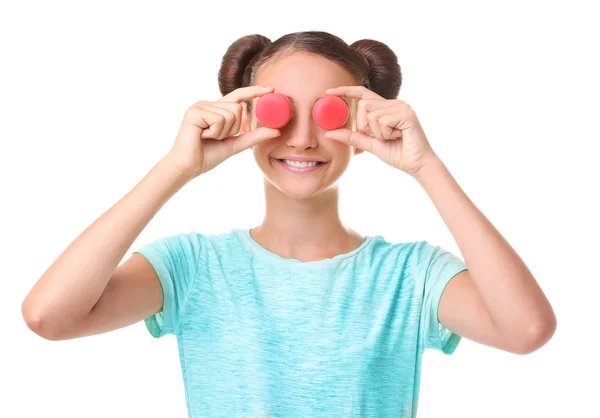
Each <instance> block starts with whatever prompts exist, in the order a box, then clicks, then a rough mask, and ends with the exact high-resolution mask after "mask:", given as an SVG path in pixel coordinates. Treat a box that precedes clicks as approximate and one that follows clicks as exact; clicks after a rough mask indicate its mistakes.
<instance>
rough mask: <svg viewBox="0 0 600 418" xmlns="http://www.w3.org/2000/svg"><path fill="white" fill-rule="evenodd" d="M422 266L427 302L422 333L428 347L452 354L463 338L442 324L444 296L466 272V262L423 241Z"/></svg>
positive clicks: (423, 289)
mask: <svg viewBox="0 0 600 418" xmlns="http://www.w3.org/2000/svg"><path fill="white" fill-rule="evenodd" d="M422 245H423V246H422V248H421V253H420V255H421V259H420V266H421V272H422V274H423V275H424V277H423V288H422V291H423V303H422V306H421V309H422V311H421V321H420V325H419V327H420V334H421V337H422V338H423V339H424V348H425V349H427V348H432V349H435V350H438V351H441V352H442V353H445V354H452V353H453V352H454V350H455V349H456V347H457V346H458V343H459V342H460V340H461V336H460V335H458V334H455V333H454V332H452V331H450V330H449V329H448V328H446V327H445V326H443V325H442V324H441V323H440V322H439V318H438V308H439V304H440V300H441V298H442V293H443V291H444V289H445V288H446V286H447V285H448V283H449V282H450V280H452V278H453V277H454V276H456V275H457V274H458V273H460V272H461V271H463V270H467V265H466V264H465V262H464V261H463V260H462V259H460V258H459V257H457V256H456V255H454V254H453V253H452V252H449V251H447V250H445V249H443V248H442V247H440V246H432V245H431V244H429V243H428V242H427V241H423V242H422Z"/></svg>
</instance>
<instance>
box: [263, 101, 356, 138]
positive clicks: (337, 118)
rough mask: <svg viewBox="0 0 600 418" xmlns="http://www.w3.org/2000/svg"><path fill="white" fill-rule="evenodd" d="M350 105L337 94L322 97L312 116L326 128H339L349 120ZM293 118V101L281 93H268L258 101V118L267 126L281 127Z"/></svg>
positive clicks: (314, 107)
mask: <svg viewBox="0 0 600 418" xmlns="http://www.w3.org/2000/svg"><path fill="white" fill-rule="evenodd" d="M348 115H349V111H348V105H347V104H346V102H345V101H344V100H343V99H342V98H340V97H337V96H324V97H321V98H320V99H319V100H318V101H317V102H316V103H315V105H314V106H313V110H312V117H313V119H314V120H315V122H317V124H318V125H319V126H320V127H321V128H323V129H326V130H331V129H338V128H340V127H342V126H344V124H345V123H346V121H347V120H348ZM291 118H292V102H291V101H290V99H289V98H288V97H287V96H286V95H284V94H281V93H268V94H265V95H264V96H261V97H260V98H259V99H258V102H257V103H256V119H258V121H259V122H260V123H261V124H262V125H263V126H266V127H267V128H272V129H279V128H281V127H283V126H285V125H286V124H287V123H288V122H289V121H290V119H291Z"/></svg>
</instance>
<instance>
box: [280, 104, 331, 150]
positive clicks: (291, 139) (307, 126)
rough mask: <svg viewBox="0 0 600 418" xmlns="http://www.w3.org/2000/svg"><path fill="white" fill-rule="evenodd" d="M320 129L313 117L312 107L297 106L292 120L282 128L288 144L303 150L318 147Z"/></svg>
mask: <svg viewBox="0 0 600 418" xmlns="http://www.w3.org/2000/svg"><path fill="white" fill-rule="evenodd" d="M320 129H321V128H319V126H318V125H317V124H316V123H315V121H314V119H313V117H312V114H311V109H308V108H307V109H298V106H297V107H296V108H295V109H294V115H293V116H292V118H291V120H290V121H289V122H288V124H287V125H286V126H285V127H283V128H281V129H280V130H281V131H282V132H281V133H282V136H285V137H287V139H286V145H288V146H290V147H294V148H297V149H299V150H303V149H306V148H316V147H317V145H318V144H319V140H318V138H317V136H318V133H319V130H320Z"/></svg>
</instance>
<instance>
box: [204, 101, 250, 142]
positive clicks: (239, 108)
mask: <svg viewBox="0 0 600 418" xmlns="http://www.w3.org/2000/svg"><path fill="white" fill-rule="evenodd" d="M211 105H214V106H216V107H222V108H224V109H227V110H229V111H230V112H231V113H233V115H234V121H233V125H231V127H230V128H229V133H228V134H227V135H226V137H227V136H233V135H237V134H238V132H239V130H240V125H241V124H242V112H243V111H244V107H245V105H246V102H242V103H231V102H213V103H212V104H211Z"/></svg>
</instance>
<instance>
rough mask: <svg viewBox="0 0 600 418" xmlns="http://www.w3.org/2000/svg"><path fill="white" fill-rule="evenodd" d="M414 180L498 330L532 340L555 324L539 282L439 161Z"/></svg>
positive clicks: (420, 172) (417, 175) (552, 313)
mask: <svg viewBox="0 0 600 418" xmlns="http://www.w3.org/2000/svg"><path fill="white" fill-rule="evenodd" d="M415 179H416V180H417V181H418V183H419V184H420V185H421V186H422V187H423V189H424V190H425V192H426V193H427V194H428V196H429V197H430V198H431V200H432V202H433V204H434V205H435V207H436V208H437V210H438V212H439V213H440V215H441V217H442V219H443V220H444V222H445V223H446V225H447V227H448V229H449V230H450V232H451V234H452V236H453V237H454V239H455V241H456V243H457V245H458V247H459V249H460V252H461V254H462V256H463V257H464V260H465V263H466V264H467V267H468V269H469V275H470V277H471V279H472V281H473V282H474V284H475V286H476V287H477V289H478V291H479V293H480V295H481V297H482V299H483V301H484V303H485V305H486V307H487V309H488V312H489V314H490V316H491V318H492V320H493V321H494V324H495V326H496V328H497V329H498V330H499V331H500V332H503V333H505V334H506V335H520V336H531V335H532V334H536V333H538V332H543V331H541V330H540V328H542V327H546V328H547V324H549V323H551V322H553V321H555V317H554V312H553V310H552V307H551V305H550V303H549V302H548V300H547V298H546V296H545V295H544V293H543V291H542V290H541V288H540V286H539V285H538V283H537V282H536V280H535V278H534V277H533V275H532V274H531V272H530V271H529V269H528V268H527V266H526V265H525V263H524V262H523V260H521V258H520V257H519V255H518V254H517V253H516V252H515V251H514V250H513V248H512V247H511V246H510V245H509V244H508V242H507V241H506V240H505V239H504V238H503V237H502V235H501V234H500V233H499V232H498V230H497V229H496V228H495V227H494V226H493V225H492V224H491V222H490V221H489V220H488V219H487V218H486V217H485V216H484V215H483V213H482V212H481V211H480V210H479V209H478V208H477V207H476V206H475V205H474V204H473V202H471V200H470V199H469V197H468V196H467V195H466V194H465V192H464V191H463V190H462V189H461V187H460V186H459V185H458V184H457V182H456V181H455V179H454V178H453V177H452V175H451V174H450V172H449V171H448V169H447V168H446V166H445V165H444V164H443V162H442V161H441V160H439V159H436V160H435V161H434V162H433V163H432V164H430V165H428V166H426V167H424V168H423V169H422V170H420V171H419V172H418V173H417V174H416V175H415Z"/></svg>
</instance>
